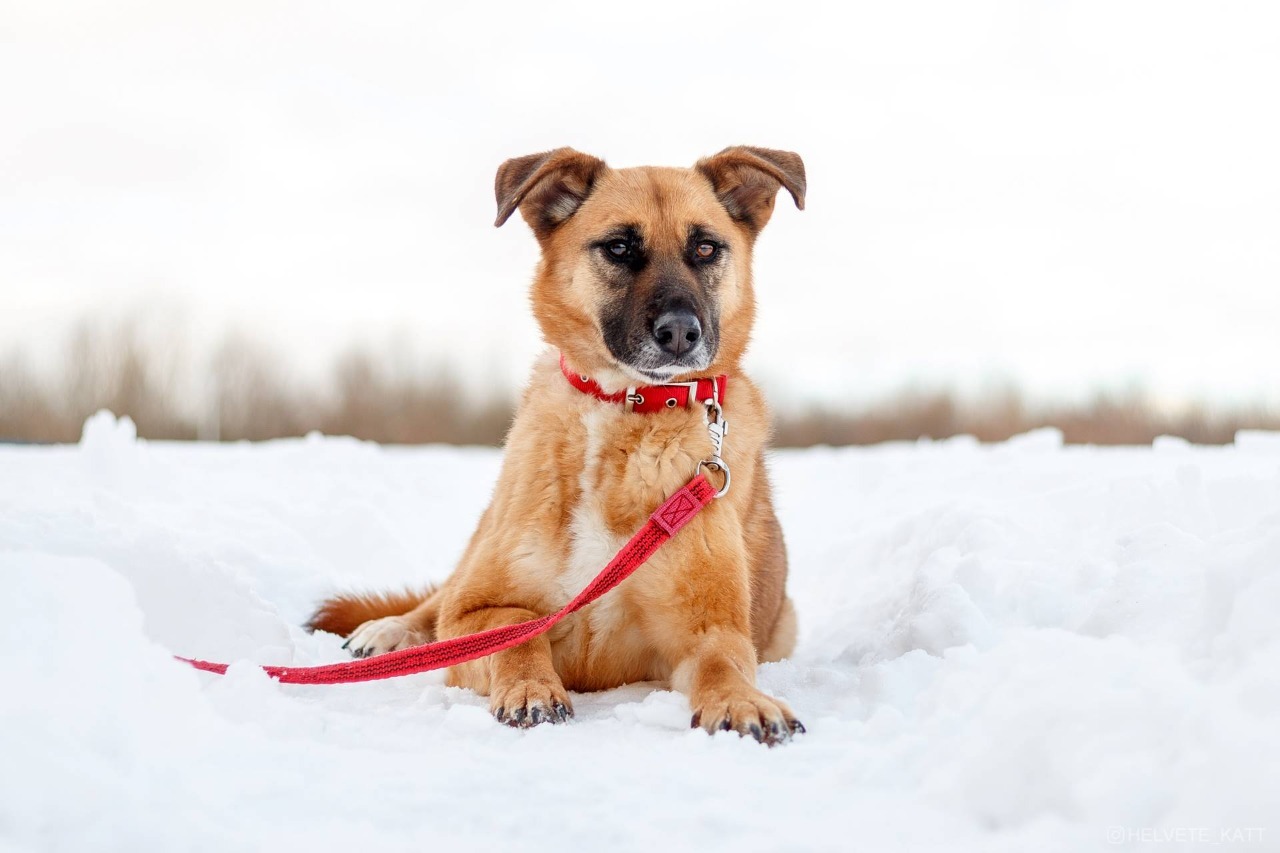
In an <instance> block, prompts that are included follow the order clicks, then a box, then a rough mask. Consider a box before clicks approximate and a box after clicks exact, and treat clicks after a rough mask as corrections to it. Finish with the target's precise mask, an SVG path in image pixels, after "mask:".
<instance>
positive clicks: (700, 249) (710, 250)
mask: <svg viewBox="0 0 1280 853" xmlns="http://www.w3.org/2000/svg"><path fill="white" fill-rule="evenodd" d="M719 250H720V247H719V246H717V245H716V244H715V243H699V244H698V245H697V246H695V247H694V250H693V253H694V254H695V255H697V256H698V260H700V261H709V260H711V259H712V258H714V257H715V256H716V252H718V251H719Z"/></svg>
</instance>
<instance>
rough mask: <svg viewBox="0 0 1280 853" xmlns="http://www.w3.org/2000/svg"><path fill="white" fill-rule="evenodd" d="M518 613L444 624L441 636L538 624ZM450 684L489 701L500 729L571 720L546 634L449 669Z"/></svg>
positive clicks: (486, 613)
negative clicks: (464, 688)
mask: <svg viewBox="0 0 1280 853" xmlns="http://www.w3.org/2000/svg"><path fill="white" fill-rule="evenodd" d="M540 615H542V614H539V613H534V612H533V611H531V610H525V609H523V608H520V607H486V608H483V609H480V610H473V611H471V612H469V613H466V614H462V615H458V616H454V615H451V614H445V615H443V616H442V618H441V620H440V627H439V631H440V636H441V638H442V639H445V638H448V637H461V636H464V635H466V634H474V633H476V632H478V631H487V630H489V629H490V628H499V627H501V626H503V625H514V624H516V623H517V622H525V621H528V620H530V619H537V618H538V617H539V616H540ZM448 683H449V684H450V685H451V686H455V687H470V688H471V689H472V690H475V691H476V692H477V693H480V694H481V695H485V694H487V695H488V696H489V711H490V712H491V713H492V714H493V716H494V718H495V719H496V720H497V721H498V722H500V723H506V724H507V725H509V726H516V727H518V728H527V727H529V726H536V725H538V724H539V723H563V722H565V721H567V720H568V719H569V718H570V717H572V716H573V703H572V702H570V701H569V693H568V691H567V690H565V688H564V683H563V682H562V681H561V680H560V676H559V675H558V674H557V673H556V669H555V665H554V664H553V663H552V660H551V640H549V639H548V638H547V635H546V634H543V635H542V636H541V637H534V638H533V639H532V640H529V641H528V642H525V643H521V644H520V645H518V646H516V647H515V648H512V649H507V650H505V651H501V652H498V653H497V654H493V655H489V656H488V657H485V658H481V659H479V660H474V661H470V662H468V663H464V664H461V665H459V666H455V667H452V668H450V670H449V676H448Z"/></svg>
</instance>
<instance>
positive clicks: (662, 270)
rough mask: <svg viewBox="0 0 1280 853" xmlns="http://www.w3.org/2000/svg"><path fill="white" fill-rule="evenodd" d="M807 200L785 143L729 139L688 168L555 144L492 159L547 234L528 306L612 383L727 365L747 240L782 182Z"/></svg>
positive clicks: (501, 196) (739, 335)
mask: <svg viewBox="0 0 1280 853" xmlns="http://www.w3.org/2000/svg"><path fill="white" fill-rule="evenodd" d="M783 187H785V188H786V189H787V191H788V192H790V193H791V197H792V198H793V199H794V200H795V203H796V206H797V207H799V208H803V207H804V193H805V176H804V163H803V162H802V161H801V159H800V157H799V156H798V155H796V154H792V153H791V152H789V151H772V150H770V149H767V148H746V147H738V148H726V149H725V150H724V151H721V152H720V153H719V154H717V155H715V156H714V157H708V158H706V159H704V160H699V161H698V163H697V164H696V165H695V166H694V167H693V168H692V169H669V168H655V167H643V168H636V169H611V168H609V167H608V166H607V165H605V163H604V161H603V160H600V159H598V158H596V157H592V156H590V155H587V154H582V153H580V152H578V151H574V150H573V149H571V148H559V149H557V150H555V151H549V152H546V153H543V154H531V155H529V156H528V157H518V158H516V159H514V160H508V161H507V162H505V163H503V164H502V166H501V167H500V168H499V169H498V177H497V181H496V191H497V197H498V219H497V223H496V224H498V225H501V224H502V223H504V222H506V221H507V219H508V218H509V217H510V216H511V214H512V213H513V212H515V210H516V209H519V210H520V213H521V215H522V216H524V219H525V221H526V222H527V223H529V227H531V228H532V229H533V233H534V234H535V235H536V236H537V238H538V242H539V243H540V244H541V246H542V259H541V261H540V263H539V266H538V272H537V276H536V278H535V280H534V285H533V308H534V314H535V315H536V317H537V319H538V323H539V325H541V327H542V332H543V334H544V335H545V336H546V338H547V341H548V342H549V343H551V344H552V345H554V346H557V347H559V348H560V351H561V352H563V353H564V354H565V356H566V358H567V359H568V361H569V363H570V364H571V365H573V367H574V368H575V369H577V370H582V371H584V372H588V373H590V374H591V375H592V376H593V377H594V378H595V379H596V381H598V382H600V383H601V384H602V385H604V386H605V387H607V388H609V390H619V389H620V388H623V387H626V386H628V385H635V384H654V383H663V382H671V381H679V380H681V379H684V378H688V377H691V376H695V375H707V374H709V373H720V372H727V371H729V370H732V369H734V368H735V367H736V366H737V363H738V360H739V359H740V358H741V356H742V353H743V351H744V350H745V349H746V346H747V340H748V338H749V337H750V334H751V326H752V322H753V320H754V315H755V297H754V294H753V291H752V282H751V251H752V247H753V245H754V243H755V238H756V236H757V235H758V234H759V233H760V229H761V228H763V227H764V226H765V223H767V222H768V221H769V217H770V215H772V213H773V203H774V199H775V197H776V196H777V194H778V190H779V189H780V188H783Z"/></svg>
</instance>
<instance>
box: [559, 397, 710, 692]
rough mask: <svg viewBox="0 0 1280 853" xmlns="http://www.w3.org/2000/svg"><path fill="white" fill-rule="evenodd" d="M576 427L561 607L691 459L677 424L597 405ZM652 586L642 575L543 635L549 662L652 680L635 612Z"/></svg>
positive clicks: (618, 677) (658, 500) (629, 678)
mask: <svg viewBox="0 0 1280 853" xmlns="http://www.w3.org/2000/svg"><path fill="white" fill-rule="evenodd" d="M581 424H582V433H581V437H580V440H579V441H578V446H580V447H581V453H582V456H581V468H580V470H579V472H578V475H577V487H578V488H577V490H576V491H577V501H576V503H575V504H574V506H573V508H572V510H571V512H570V513H569V524H568V529H567V530H566V531H565V535H566V536H567V540H568V541H567V542H566V546H567V547H566V549H565V553H567V555H568V556H567V560H566V561H565V563H564V565H563V567H562V568H561V570H560V571H559V573H558V575H557V577H556V579H555V583H556V585H557V587H558V589H557V592H558V596H557V597H558V598H559V599H560V600H561V601H563V602H567V601H569V600H570V599H572V598H573V597H574V596H576V595H577V594H578V593H579V592H580V591H581V590H582V589H583V588H584V587H585V586H586V585H587V584H588V583H590V582H591V580H592V579H593V578H595V576H596V575H597V574H599V573H600V571H601V570H602V569H603V568H604V567H605V566H606V565H607V564H608V563H609V561H610V560H612V559H613V557H614V556H615V555H616V554H617V553H618V551H619V550H620V549H621V548H622V547H623V545H625V544H626V542H627V540H628V539H629V538H630V536H631V535H632V534H633V533H634V532H635V531H636V530H637V529H639V527H640V525H641V524H643V521H644V519H645V518H646V517H647V516H648V514H649V513H650V512H651V511H652V510H653V509H654V508H656V506H657V505H658V504H659V503H661V501H662V499H663V492H664V491H665V490H670V489H671V488H673V487H675V488H678V486H679V485H680V482H675V483H674V486H671V485H668V484H666V483H665V481H667V480H673V479H674V480H678V481H681V482H682V476H683V475H682V474H681V473H680V472H681V471H683V469H684V468H689V467H690V466H689V464H688V459H689V458H691V456H689V454H686V453H685V452H684V451H682V449H681V447H680V445H681V444H682V442H681V440H680V438H681V436H682V433H683V430H682V429H681V427H680V425H679V424H675V425H672V424H671V423H670V422H668V423H666V424H663V425H662V426H659V425H658V424H657V423H654V422H649V421H648V419H647V416H645V415H637V414H633V413H627V412H625V411H623V410H622V409H621V408H620V407H617V408H615V407H611V406H600V405H592V406H590V407H588V408H587V409H586V411H585V412H584V414H583V416H582V419H581ZM655 427H657V428H655ZM691 470H692V469H691V468H690V471H691ZM650 503H652V506H650V505H649V504H650ZM645 568H650V567H649V566H646V567H645ZM650 574H652V573H650ZM653 580H654V578H651V577H647V576H646V575H645V572H644V570H643V569H642V570H641V571H640V572H639V573H637V574H636V575H634V576H633V577H632V578H630V579H628V580H627V581H626V582H624V583H623V584H622V585H621V586H620V587H619V588H618V589H616V590H614V591H613V592H611V593H610V594H608V595H606V596H605V597H604V598H602V599H601V600H600V601H598V602H596V603H594V604H592V605H590V606H589V607H588V608H586V609H585V610H584V611H583V612H582V613H581V614H579V615H578V616H576V617H575V618H572V619H570V620H567V621H566V623H562V624H564V625H565V626H566V627H565V628H564V629H562V630H557V631H553V632H552V635H551V640H552V642H553V644H554V646H555V647H556V648H555V652H556V656H557V657H558V658H561V659H563V660H565V662H566V663H568V664H569V667H568V668H569V669H570V670H573V669H577V668H579V667H581V668H582V669H583V670H590V671H591V672H592V673H593V675H602V674H603V673H601V672H600V669H599V665H600V663H601V662H602V661H604V660H606V659H607V660H609V661H613V662H618V663H619V664H621V669H620V670H619V671H618V672H616V673H613V674H612V677H611V678H606V679H605V681H613V680H616V681H617V683H624V682H626V681H635V680H641V679H646V678H655V677H660V673H658V672H656V671H655V670H654V669H653V666H652V654H651V653H650V651H649V649H648V648H647V643H646V641H645V639H644V636H643V629H642V626H643V624H644V618H643V617H644V614H643V613H641V612H640V610H639V608H640V607H641V605H640V604H639V602H641V601H643V600H645V599H646V598H648V597H649V596H646V595H645V594H644V590H645V589H646V587H647V586H649V585H650V584H651V583H652V581H653ZM623 670H625V671H623ZM592 686H596V687H602V686H607V685H606V684H593V685H592Z"/></svg>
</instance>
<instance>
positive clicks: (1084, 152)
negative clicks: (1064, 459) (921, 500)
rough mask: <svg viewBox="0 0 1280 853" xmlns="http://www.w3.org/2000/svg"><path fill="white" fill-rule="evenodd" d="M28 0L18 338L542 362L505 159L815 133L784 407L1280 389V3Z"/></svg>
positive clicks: (7, 211) (774, 270)
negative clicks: (498, 220) (119, 330)
mask: <svg viewBox="0 0 1280 853" xmlns="http://www.w3.org/2000/svg"><path fill="white" fill-rule="evenodd" d="M445 5H446V4H428V3H421V2H405V1H404V0H393V2H387V3H379V4H339V3H333V4H321V3H309V2H308V3H304V2H293V3H280V2H263V1H262V0H255V2H240V0H234V2H223V3H218V4H173V3H165V2H116V3H111V4H107V3H83V4H82V3H75V2H67V3H58V4H51V3H43V2H22V3H17V2H13V1H12V0H0V355H2V354H4V353H12V352H19V353H22V354H24V355H25V356H27V357H29V358H30V359H33V360H34V361H36V362H37V363H39V362H40V360H41V359H48V358H50V354H51V353H53V352H55V351H58V348H59V347H60V345H61V342H62V341H63V340H65V336H66V334H67V332H68V330H69V329H70V328H71V327H72V326H73V325H74V324H76V323H79V322H82V321H86V320H88V321H90V322H98V323H106V322H112V321H116V320H119V319H120V318H128V317H134V316H136V317H139V318H141V319H140V320H139V322H140V323H143V324H144V325H145V326H146V328H148V329H150V330H151V332H152V333H154V334H157V335H160V336H162V337H163V336H166V335H167V336H170V337H173V338H175V339H177V340H179V341H180V342H181V345H182V347H183V351H184V352H185V353H186V354H187V356H188V357H189V359H190V362H191V364H192V365H193V367H192V370H193V375H195V376H198V375H199V368H200V365H201V364H202V361H201V359H202V358H204V357H205V355H206V354H207V353H208V352H210V351H212V348H213V347H214V346H215V344H216V343H217V342H218V341H219V340H220V339H221V338H222V337H223V336H224V335H226V334H228V333H229V332H231V331H234V332H235V333H237V334H242V335H245V336H248V337H250V338H256V339H260V340H262V341H265V342H267V344H269V346H270V349H271V351H272V353H273V355H272V357H273V358H276V359H279V360H280V361H281V363H283V364H287V365H290V366H291V367H292V368H293V369H294V370H296V371H297V372H298V374H299V375H300V376H304V377H312V378H316V379H318V378H319V377H323V376H324V375H325V374H326V370H327V368H328V366H329V365H330V364H331V363H332V361H333V359H334V358H335V357H336V356H337V355H338V354H339V353H341V352H343V351H345V350H346V349H348V348H350V347H352V346H362V347H367V348H369V349H371V350H373V351H375V352H390V351H393V350H394V351H395V352H399V353H408V354H409V355H410V356H411V357H412V359H413V361H414V362H415V363H417V364H421V365H422V366H423V369H430V367H431V366H432V365H437V364H440V363H447V364H449V365H451V366H452V367H454V368H457V369H460V370H462V371H463V372H464V374H465V375H466V377H467V378H468V379H469V380H470V381H474V382H478V383H492V384H494V385H496V386H499V387H507V386H510V387H515V386H517V385H518V384H519V382H520V381H521V380H522V378H523V376H524V375H525V372H526V370H527V366H528V363H529V361H530V359H531V357H532V356H533V355H534V354H535V353H536V352H537V351H538V350H539V349H540V348H541V346H542V345H541V343H540V341H539V337H538V332H537V328H536V326H535V325H534V323H533V321H532V319H531V318H530V315H529V308H528V297H527V289H528V283H529V280H530V277H531V272H532V268H533V264H534V262H535V259H536V246H535V243H534V240H533V238H532V236H531V235H530V234H529V233H528V230H527V229H526V228H525V226H524V225H523V223H522V222H520V221H519V220H518V219H513V220H512V221H511V222H509V223H508V225H507V226H505V227H504V228H502V229H501V230H496V229H494V227H493V224H492V223H493V217H494V199H493V189H492V186H493V175H494V172H495V170H496V168H497V166H498V165H499V164H500V163H501V162H502V161H503V160H504V159H506V158H508V157H514V156H519V155H523V154H527V153H532V152H535V151H539V150H545V149H548V148H553V147H557V146H561V145H571V146H573V147H575V148H578V149H580V150H583V151H587V152H590V153H592V154H596V155H598V156H601V157H603V158H604V159H606V160H607V161H608V162H609V163H610V164H611V165H615V166H631V165H642V164H661V165H689V164H692V163H693V161H694V160H696V159H697V158H698V157H700V156H703V155H706V154H710V153H714V152H715V151H718V150H719V149H721V148H723V147H725V146H727V145H732V144H749V145H760V146H766V147H772V148H783V149H789V150H794V151H797V152H799V153H800V154H801V155H802V156H803V157H804V159H805V163H806V165H807V168H808V174H809V196H808V204H807V209H806V210H805V211H803V212H800V211H797V210H795V209H793V208H792V207H791V206H790V204H789V203H787V204H780V205H779V208H778V212H777V214H776V215H775V216H774V218H773V221H772V222H771V223H770V224H769V226H768V227H767V229H766V231H765V232H764V234H763V235H762V237H761V240H760V243H759V245H758V249H757V255H756V260H757V265H756V275H757V293H758V297H759V300H760V319H759V322H758V324H757V327H756V335H755V343H754V345H753V347H752V350H751V353H750V356H749V359H748V363H747V367H748V369H749V370H750V371H751V372H752V374H753V375H755V376H756V377H757V378H759V379H760V380H761V381H763V382H764V384H765V385H766V387H767V388H768V389H769V390H770V392H771V393H772V395H773V396H774V398H775V400H780V401H781V402H782V404H784V405H785V404H788V403H812V402H819V403H825V404H827V405H843V404H851V403H856V402H857V401H860V400H866V399H869V398H874V397H877V396H879V395H885V394H890V393H892V392H894V391H897V390H900V389H903V388H921V387H947V388H956V389H959V390H960V391H962V392H965V393H981V392H982V391H984V390H991V389H996V388H1002V387H1005V386H1007V385H1014V386H1016V387H1018V388H1020V389H1022V390H1023V391H1024V392H1025V393H1027V394H1028V395H1029V396H1031V397H1032V398H1035V399H1045V400H1061V399H1069V398H1077V397H1082V396H1087V395H1090V394H1092V393H1095V392H1098V391H1107V392H1116V391H1122V392H1123V391H1133V390H1141V391H1144V392H1145V393H1147V394H1149V395H1150V396H1151V397H1152V398H1153V399H1156V400H1160V401H1167V402H1170V403H1173V404H1176V403H1178V402H1181V401H1186V400H1193V399H1196V400H1200V399H1203V400H1209V401H1212V402H1228V403H1242V402H1243V403H1258V402H1263V403H1276V402H1280V383H1277V381H1276V370H1277V367H1276V366H1277V365H1280V334H1277V318H1280V156H1277V154H1276V152H1277V151H1280V109H1277V108H1276V105H1277V104H1278V103H1280V7H1277V6H1276V5H1275V4H1272V3H1248V2H1233V3H1230V4H1219V3H1209V2H1205V3H1198V4H1187V3H1178V2H1152V3H1125V2H1100V3H1077V4H1041V3H1036V4H1026V3H964V4H956V3H917V2H903V3H884V2H879V3H840V4H822V5H816V4H815V5H809V4H806V3H800V2H790V3H786V4H780V3H773V4H764V5H761V4H749V3H740V2H735V3H708V4H697V3H688V2H683V3H665V2H657V3H647V4H642V5H621V6H609V5H606V4H599V3H579V4H563V3H537V4H529V3H520V4H503V3H496V4H494V3H490V4H448V5H449V6H451V7H453V8H445Z"/></svg>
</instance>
